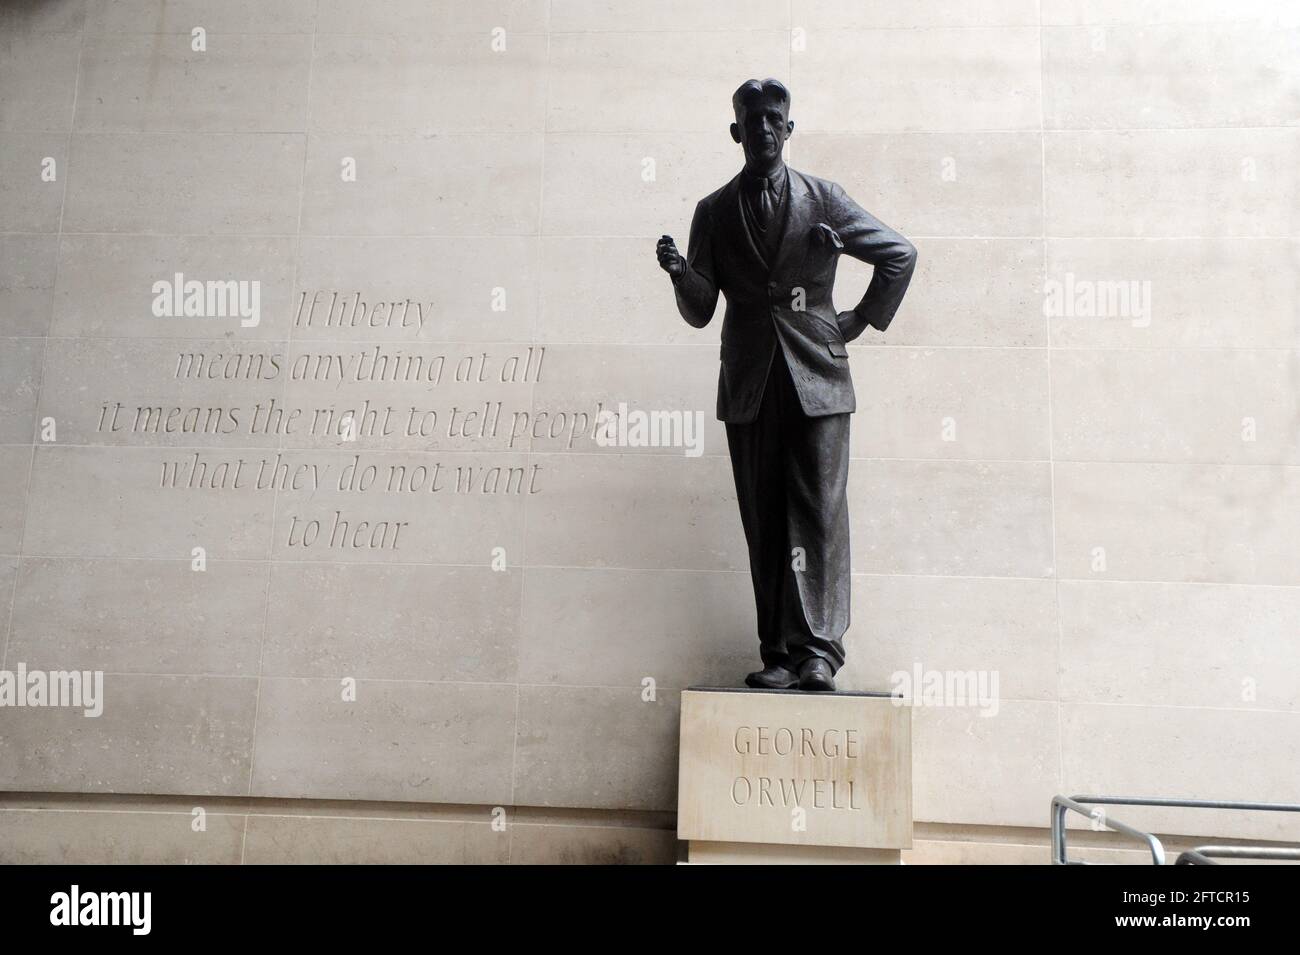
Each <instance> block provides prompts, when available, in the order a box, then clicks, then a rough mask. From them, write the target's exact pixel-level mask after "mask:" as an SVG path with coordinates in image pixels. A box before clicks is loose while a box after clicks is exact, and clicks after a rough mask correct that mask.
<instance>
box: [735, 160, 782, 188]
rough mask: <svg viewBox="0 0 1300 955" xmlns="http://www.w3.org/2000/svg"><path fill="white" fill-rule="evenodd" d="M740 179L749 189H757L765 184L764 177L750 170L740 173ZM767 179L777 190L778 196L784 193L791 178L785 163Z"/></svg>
mask: <svg viewBox="0 0 1300 955" xmlns="http://www.w3.org/2000/svg"><path fill="white" fill-rule="evenodd" d="M740 178H741V181H742V182H743V183H744V184H745V186H746V187H747V188H749V189H757V188H758V186H759V183H761V182H763V177H762V176H756V175H754V174H753V173H751V172H750V171H749V170H748V169H742V170H741V171H740ZM767 178H768V179H770V180H771V181H772V187H773V188H774V189H775V190H776V192H777V195H780V194H782V193H784V192H785V184H786V180H788V179H789V178H790V176H789V173H788V171H787V169H786V165H785V163H781V164H780V165H779V166H777V167H776V171H775V172H773V173H772V175H771V176H769V177H767Z"/></svg>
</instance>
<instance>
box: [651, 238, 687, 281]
mask: <svg viewBox="0 0 1300 955" xmlns="http://www.w3.org/2000/svg"><path fill="white" fill-rule="evenodd" d="M655 254H657V255H658V256H659V267H660V268H661V269H663V270H664V271H665V272H667V273H668V274H669V275H671V276H672V277H673V278H675V279H676V278H680V277H681V276H682V275H683V274H684V273H685V272H686V260H685V259H684V258H682V254H681V253H680V252H678V251H677V245H676V243H674V242H673V237H672V236H670V235H665V236H662V237H660V239H659V243H658V245H656V246H655Z"/></svg>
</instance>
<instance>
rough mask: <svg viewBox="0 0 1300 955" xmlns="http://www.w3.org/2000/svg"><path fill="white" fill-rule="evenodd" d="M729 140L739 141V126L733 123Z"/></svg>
mask: <svg viewBox="0 0 1300 955" xmlns="http://www.w3.org/2000/svg"><path fill="white" fill-rule="evenodd" d="M731 140H732V142H737V143H738V142H740V127H739V126H738V125H736V124H735V123H732V124H731Z"/></svg>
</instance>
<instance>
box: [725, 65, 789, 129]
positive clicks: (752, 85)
mask: <svg viewBox="0 0 1300 955" xmlns="http://www.w3.org/2000/svg"><path fill="white" fill-rule="evenodd" d="M768 97H771V98H772V99H774V100H776V101H777V102H778V103H785V104H786V108H787V109H789V107H790V91H789V90H788V89H786V88H785V84H784V83H782V82H781V81H780V80H774V79H772V78H771V77H770V76H769V77H768V78H767V79H765V80H745V82H743V83H741V84H740V88H739V89H737V90H736V92H734V93H732V94H731V108H732V110H734V111H735V114H736V121H737V122H739V121H740V119H741V117H742V116H743V115H744V112H745V109H746V107H747V106H748V105H749V104H750V103H752V102H754V101H755V100H758V99H765V98H768Z"/></svg>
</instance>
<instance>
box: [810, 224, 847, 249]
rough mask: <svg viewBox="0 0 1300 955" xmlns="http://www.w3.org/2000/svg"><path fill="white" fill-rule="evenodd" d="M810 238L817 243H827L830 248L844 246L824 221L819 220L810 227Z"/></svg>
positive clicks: (841, 247)
mask: <svg viewBox="0 0 1300 955" xmlns="http://www.w3.org/2000/svg"><path fill="white" fill-rule="evenodd" d="M812 240H813V242H814V243H815V244H817V245H828V246H830V247H831V248H832V249H843V248H844V241H843V240H842V239H841V238H840V237H839V235H838V234H837V233H836V232H835V230H834V229H832V228H831V227H830V226H828V225H827V224H826V223H825V222H819V223H817V224H816V225H815V226H813V227H812Z"/></svg>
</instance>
